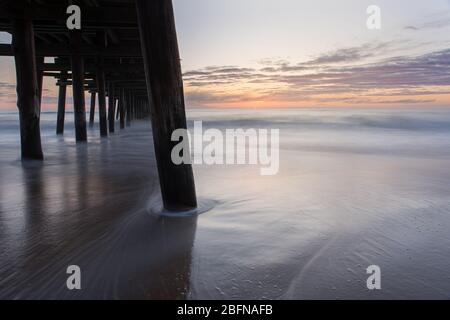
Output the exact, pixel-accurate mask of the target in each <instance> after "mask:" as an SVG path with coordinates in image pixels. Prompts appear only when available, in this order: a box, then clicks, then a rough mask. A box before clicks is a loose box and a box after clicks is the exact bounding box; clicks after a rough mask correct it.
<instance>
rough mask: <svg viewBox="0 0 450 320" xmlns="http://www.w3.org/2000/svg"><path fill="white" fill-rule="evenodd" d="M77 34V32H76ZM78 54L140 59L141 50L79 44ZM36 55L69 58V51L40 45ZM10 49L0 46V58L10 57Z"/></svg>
mask: <svg viewBox="0 0 450 320" xmlns="http://www.w3.org/2000/svg"><path fill="white" fill-rule="evenodd" d="M71 32H72V31H71ZM78 32H79V31H78ZM78 51H79V54H80V55H82V56H91V57H92V56H99V55H100V56H103V57H111V58H113V57H117V58H119V57H123V58H125V57H130V58H135V57H136V58H139V57H141V55H142V54H141V49H140V48H139V46H138V45H130V44H128V45H127V44H120V45H116V46H109V47H108V50H106V49H103V50H101V49H98V48H95V47H93V46H89V45H82V44H80V46H79V48H78ZM36 54H37V55H38V56H46V57H53V56H61V57H63V56H71V54H72V52H71V50H70V49H69V48H68V47H67V46H66V45H64V44H53V45H41V46H37V47H36ZM12 55H13V53H12V48H11V45H9V44H0V56H12Z"/></svg>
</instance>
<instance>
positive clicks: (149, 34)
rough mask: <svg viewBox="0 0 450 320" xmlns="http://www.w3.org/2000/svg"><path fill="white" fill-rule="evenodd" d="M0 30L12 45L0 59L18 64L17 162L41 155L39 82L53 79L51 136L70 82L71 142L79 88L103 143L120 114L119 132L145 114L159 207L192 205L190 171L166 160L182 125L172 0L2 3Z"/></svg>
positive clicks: (83, 133)
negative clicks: (71, 24) (74, 15)
mask: <svg viewBox="0 0 450 320" xmlns="http://www.w3.org/2000/svg"><path fill="white" fill-rule="evenodd" d="M70 5H77V6H78V7H79V8H80V9H81V29H79V30H78V29H74V30H69V28H68V26H67V25H66V22H67V19H68V18H69V16H70V14H68V13H67V8H68V7H69V6H70ZM0 31H5V32H9V33H11V35H12V43H11V45H9V44H0V56H14V58H15V65H16V74H17V106H18V109H19V116H20V134H21V148H22V159H24V160H29V159H33V160H43V159H44V155H43V152H42V146H41V136H40V111H41V101H42V81H43V80H42V79H43V77H53V78H55V79H56V85H57V86H59V95H58V104H57V106H55V108H57V110H58V112H57V118H56V119H55V122H56V123H57V129H56V133H57V134H63V133H64V119H65V107H66V106H65V104H66V90H67V86H71V87H72V90H73V103H74V122H75V134H76V141H77V142H78V143H86V142H87V123H86V106H85V93H86V92H88V94H90V96H91V104H90V108H91V109H90V110H91V118H90V119H89V123H91V124H92V123H93V121H95V119H94V118H92V117H93V115H94V111H95V109H97V110H98V121H99V124H100V125H99V128H100V132H99V135H100V136H101V137H104V138H107V136H108V134H112V133H114V132H115V131H116V128H115V121H116V120H117V116H118V117H119V123H120V125H119V128H120V130H126V127H127V126H131V125H132V122H133V121H134V120H135V119H145V118H150V119H151V123H152V130H153V140H154V141H153V143H154V148H155V155H156V160H157V167H158V173H159V179H160V186H161V192H162V198H163V203H164V206H165V208H166V209H168V210H185V209H190V208H194V207H196V206H197V201H196V194H195V185H194V177H193V173H192V167H191V165H188V164H182V165H175V164H173V162H172V161H171V150H172V147H173V146H174V143H173V142H172V141H171V135H172V132H173V131H174V130H176V129H183V128H184V129H185V128H186V115H185V105H184V93H183V82H182V73H181V65H180V57H179V50H178V43H177V36H176V30H175V20H174V12H173V5H172V0H151V1H148V0H107V1H103V0H78V1H70V0H69V1H61V0H0ZM45 57H53V58H54V63H47V62H46V61H45ZM96 97H97V98H98V105H97V108H96ZM107 98H108V102H107ZM116 114H117V116H116ZM149 147H150V142H149Z"/></svg>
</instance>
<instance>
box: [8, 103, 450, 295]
mask: <svg viewBox="0 0 450 320" xmlns="http://www.w3.org/2000/svg"><path fill="white" fill-rule="evenodd" d="M195 120H202V121H203V127H204V128H205V129H208V128H215V129H218V130H226V129H227V128H230V129H235V128H243V129H249V128H255V129H279V132H280V154H279V161H280V162H279V171H278V173H277V174H276V175H273V176H262V175H261V174H260V166H258V165H206V164H203V165H194V175H195V181H196V187H197V195H198V199H199V204H200V208H201V209H202V210H201V212H202V213H201V214H200V215H198V216H191V217H165V216H160V215H158V214H155V210H154V208H155V207H158V206H161V196H160V191H159V184H158V178H157V172H156V164H155V159H154V153H153V146H152V136H151V126H150V121H149V120H140V121H135V122H133V123H132V126H131V127H129V128H126V129H125V130H120V129H118V126H116V131H117V133H116V134H114V135H112V136H110V137H109V138H106V139H101V138H100V137H99V129H98V124H97V119H96V125H95V126H94V127H93V128H89V129H88V138H89V142H88V143H87V144H78V145H77V144H76V143H75V134H74V128H73V113H71V112H67V114H66V122H67V123H66V131H65V134H64V136H56V134H55V130H56V113H55V112H48V111H45V112H43V113H42V118H41V131H42V144H43V149H44V155H45V161H44V162H43V163H39V162H28V163H22V162H21V161H20V136H19V123H18V113H17V112H16V111H1V112H0V150H1V153H0V154H1V156H0V298H16V299H17V298H27V299H37V298H42V299H55V298H64V299H80V298H93V299H102V298H125V299H126V298H138V299H164V298H172V299H173V298H177V299H380V298H383V299H418V298H425V299H431V298H437V299H448V298H450V273H449V271H448V270H450V237H449V231H450V187H449V186H450V170H449V168H450V108H449V109H447V108H433V109H425V108H416V109H381V108H380V109H356V108H327V109H325V108H323V109H322V108H316V109H314V108H311V109H226V110H225V109H190V110H188V122H189V127H192V126H193V123H194V121H195ZM70 265H77V266H79V267H80V269H81V285H82V289H83V290H81V291H76V290H75V291H69V290H67V287H66V280H67V278H68V274H67V272H66V271H67V267H68V266H70ZM372 265H376V266H379V267H380V270H381V290H369V289H368V288H367V283H366V282H367V279H368V277H369V276H370V274H368V273H367V268H368V267H369V266H372Z"/></svg>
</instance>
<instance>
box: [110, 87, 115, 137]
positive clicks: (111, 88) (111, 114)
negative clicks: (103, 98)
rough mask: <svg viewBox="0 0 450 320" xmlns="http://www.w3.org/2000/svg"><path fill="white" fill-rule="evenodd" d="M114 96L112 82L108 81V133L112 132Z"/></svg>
mask: <svg viewBox="0 0 450 320" xmlns="http://www.w3.org/2000/svg"><path fill="white" fill-rule="evenodd" d="M115 99H116V98H115V96H114V83H113V82H110V83H109V88H108V121H109V132H110V133H114V130H115V128H114V125H115V122H114V109H115V103H116V100H115Z"/></svg>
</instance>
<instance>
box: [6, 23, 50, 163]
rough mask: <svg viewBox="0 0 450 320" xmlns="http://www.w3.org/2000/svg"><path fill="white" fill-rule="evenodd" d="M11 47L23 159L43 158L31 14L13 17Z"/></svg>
mask: <svg viewBox="0 0 450 320" xmlns="http://www.w3.org/2000/svg"><path fill="white" fill-rule="evenodd" d="M12 47H13V52H14V58H15V65H16V82H17V107H18V108H19V114H20V140H21V149H22V159H36V160H42V159H43V158H44V155H43V153H42V145H41V130H40V99H39V86H38V79H37V68H36V50H35V45H34V29H33V22H32V21H31V18H30V17H25V16H24V17H23V18H15V19H13V20H12Z"/></svg>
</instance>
